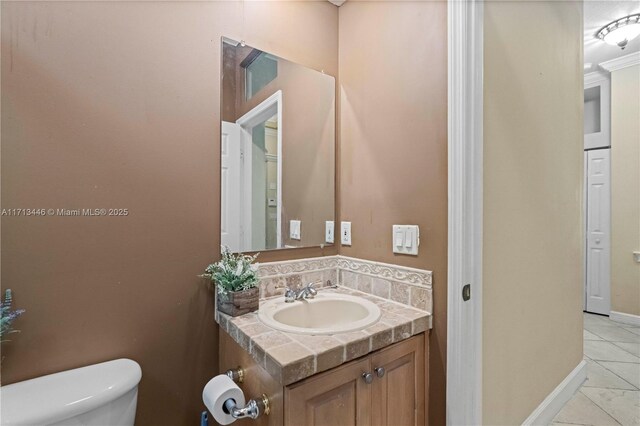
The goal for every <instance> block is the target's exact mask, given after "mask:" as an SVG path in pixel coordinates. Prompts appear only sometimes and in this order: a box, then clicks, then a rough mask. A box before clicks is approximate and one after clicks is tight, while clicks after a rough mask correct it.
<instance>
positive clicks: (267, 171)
mask: <svg viewBox="0 0 640 426" xmlns="http://www.w3.org/2000/svg"><path fill="white" fill-rule="evenodd" d="M222 59H223V60H222V88H221V89H222V123H221V197H222V200H221V241H222V244H223V245H225V246H227V247H229V248H230V249H231V251H233V252H243V251H264V250H272V249H279V248H288V247H310V246H319V245H323V244H326V243H333V241H332V239H331V238H330V239H329V240H330V241H327V238H326V235H325V227H326V222H327V221H333V220H334V197H335V194H334V190H335V105H334V104H335V80H334V78H333V77H331V76H328V75H326V74H324V73H322V72H318V71H316V70H313V69H310V68H306V67H304V66H302V65H298V64H295V63H293V62H290V61H287V60H284V59H282V58H279V57H277V56H274V55H272V54H270V53H267V52H263V51H261V50H258V49H255V48H253V47H250V46H247V45H243V44H240V43H239V42H236V41H233V40H229V39H227V38H223V43H222Z"/></svg>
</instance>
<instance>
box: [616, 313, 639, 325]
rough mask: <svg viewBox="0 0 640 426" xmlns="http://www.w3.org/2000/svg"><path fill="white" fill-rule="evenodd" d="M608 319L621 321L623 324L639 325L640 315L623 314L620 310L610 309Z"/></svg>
mask: <svg viewBox="0 0 640 426" xmlns="http://www.w3.org/2000/svg"><path fill="white" fill-rule="evenodd" d="M609 319H610V320H611V321H615V322H621V323H623V324H629V325H636V326H638V327H640V316H639V315H632V314H624V313H622V312H616V311H611V312H610V313H609Z"/></svg>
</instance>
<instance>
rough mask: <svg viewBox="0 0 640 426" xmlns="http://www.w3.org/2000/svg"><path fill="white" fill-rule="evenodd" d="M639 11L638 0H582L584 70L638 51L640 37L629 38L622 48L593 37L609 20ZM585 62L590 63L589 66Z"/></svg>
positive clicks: (639, 48) (594, 69)
mask: <svg viewBox="0 0 640 426" xmlns="http://www.w3.org/2000/svg"><path fill="white" fill-rule="evenodd" d="M639 12H640V1H637V0H635V1H617V0H585V1H584V63H585V70H584V72H585V73H587V72H592V71H596V70H597V69H598V64H599V63H601V62H604V61H608V60H610V59H615V58H618V57H620V56H624V55H628V54H629V53H632V52H638V51H640V37H637V38H636V39H634V40H631V41H630V42H629V44H628V45H627V47H626V48H625V49H624V50H622V49H620V48H619V47H618V46H611V45H609V44H606V43H605V42H603V41H600V40H598V39H597V38H595V34H596V32H598V30H599V29H600V28H602V27H604V26H605V25H606V24H608V23H609V22H611V21H615V20H616V19H619V18H624V17H625V16H627V15H631V14H633V13H639ZM586 64H592V66H591V67H590V68H587V67H586Z"/></svg>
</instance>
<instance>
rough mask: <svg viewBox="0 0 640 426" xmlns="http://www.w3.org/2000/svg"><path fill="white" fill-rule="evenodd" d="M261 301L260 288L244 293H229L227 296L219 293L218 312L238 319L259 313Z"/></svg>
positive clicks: (217, 299)
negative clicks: (252, 313) (250, 313)
mask: <svg viewBox="0 0 640 426" xmlns="http://www.w3.org/2000/svg"><path fill="white" fill-rule="evenodd" d="M259 299H260V290H259V289H258V287H254V288H251V289H249V290H242V291H229V292H227V293H226V294H220V293H217V297H216V303H217V305H218V311H220V312H222V313H225V314H227V315H231V316H232V317H237V316H240V315H244V314H248V313H249V312H253V311H257V310H258V305H259Z"/></svg>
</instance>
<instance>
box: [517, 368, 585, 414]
mask: <svg viewBox="0 0 640 426" xmlns="http://www.w3.org/2000/svg"><path fill="white" fill-rule="evenodd" d="M585 380H587V363H586V361H585V360H582V361H580V363H579V364H578V366H577V367H576V368H574V369H573V371H572V372H571V373H569V375H568V376H567V377H565V378H564V380H563V381H562V383H560V384H559V385H558V386H557V387H556V388H555V389H554V390H553V391H552V392H551V393H550V394H549V395H547V397H546V398H545V399H544V401H542V403H541V404H540V405H538V408H536V409H535V410H533V413H531V415H530V416H529V417H527V419H526V420H525V421H524V422H523V423H522V424H523V425H548V424H550V423H551V421H552V420H553V418H554V417H555V416H556V414H558V413H559V412H560V410H561V409H562V407H564V405H565V404H566V403H567V402H568V401H569V400H570V399H571V398H572V397H573V395H574V394H575V393H576V392H577V391H578V389H580V386H582V384H583V383H584V381H585Z"/></svg>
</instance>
